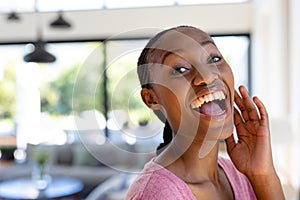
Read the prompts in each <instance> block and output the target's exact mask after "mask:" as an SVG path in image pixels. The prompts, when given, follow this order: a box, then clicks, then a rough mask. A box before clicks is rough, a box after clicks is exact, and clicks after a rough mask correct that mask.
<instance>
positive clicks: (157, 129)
mask: <svg viewBox="0 0 300 200" xmlns="http://www.w3.org/2000/svg"><path fill="white" fill-rule="evenodd" d="M146 42H147V41H146V40H123V41H110V42H108V43H107V58H108V60H107V61H108V65H107V66H108V69H107V74H108V78H109V80H108V92H109V97H110V101H109V105H110V112H109V120H108V122H107V125H108V128H109V130H110V132H111V135H110V136H111V137H112V140H114V138H120V139H123V140H126V141H127V142H128V143H136V142H137V143H139V142H140V141H139V140H142V141H144V142H145V141H148V142H155V141H157V140H155V139H153V138H158V140H159V142H160V140H161V137H160V133H161V130H162V124H161V123H160V121H159V120H158V118H157V117H156V116H154V113H153V112H152V111H151V110H150V109H149V108H148V107H146V105H145V104H144V103H143V102H142V99H141V97H140V89H141V87H140V83H139V80H138V76H137V72H136V63H137V60H138V57H139V55H140V52H141V50H142V48H144V46H145V45H146ZM141 128H142V129H141ZM119 130H121V132H120V131H119ZM120 135H121V136H122V137H120ZM149 140H150V141H149ZM159 142H157V144H158V143H159ZM148 146H149V145H148ZM152 146H153V149H151V150H150V151H154V150H155V148H156V145H152Z"/></svg>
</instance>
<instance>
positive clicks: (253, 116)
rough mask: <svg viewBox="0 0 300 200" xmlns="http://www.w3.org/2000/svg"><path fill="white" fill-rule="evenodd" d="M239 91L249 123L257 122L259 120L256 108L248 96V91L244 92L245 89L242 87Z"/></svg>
mask: <svg viewBox="0 0 300 200" xmlns="http://www.w3.org/2000/svg"><path fill="white" fill-rule="evenodd" d="M239 90H240V93H241V95H242V98H243V101H244V105H245V107H246V110H247V113H248V116H249V119H250V120H251V121H258V120H259V115H258V112H257V109H256V106H255V104H254V103H253V100H252V98H251V97H250V96H249V93H248V91H247V90H246V88H245V87H244V86H241V87H240V88H239Z"/></svg>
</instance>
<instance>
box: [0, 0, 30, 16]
mask: <svg viewBox="0 0 300 200" xmlns="http://www.w3.org/2000/svg"><path fill="white" fill-rule="evenodd" d="M12 11H14V12H34V0H1V3H0V12H5V13H9V12H12Z"/></svg>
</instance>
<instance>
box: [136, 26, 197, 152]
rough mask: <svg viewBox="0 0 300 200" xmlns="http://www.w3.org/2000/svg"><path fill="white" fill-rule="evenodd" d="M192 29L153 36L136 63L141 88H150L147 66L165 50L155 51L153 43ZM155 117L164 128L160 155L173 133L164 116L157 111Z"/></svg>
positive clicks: (165, 31) (175, 28) (159, 147)
mask: <svg viewBox="0 0 300 200" xmlns="http://www.w3.org/2000/svg"><path fill="white" fill-rule="evenodd" d="M185 27H189V28H194V27H190V26H178V27H174V28H170V29H167V30H164V31H161V32H160V33H158V34H157V35H155V36H154V37H153V38H152V39H150V41H149V42H148V43H147V45H146V46H145V48H144V49H143V51H142V53H141V54H140V57H139V59H138V63H137V73H138V77H139V81H140V84H141V87H142V88H148V89H150V88H151V77H150V72H149V65H147V64H149V63H150V60H151V58H152V59H153V58H154V57H155V56H156V55H158V54H159V53H161V52H166V50H162V49H157V48H155V43H156V42H157V41H158V40H159V39H160V38H161V37H162V36H163V35H164V34H165V33H167V32H169V31H173V30H178V29H180V28H185ZM154 113H155V115H156V116H157V117H158V118H159V119H160V120H161V121H162V122H163V123H165V127H164V130H163V140H164V142H163V143H161V144H160V145H159V146H158V147H157V150H156V154H160V153H161V152H162V151H163V150H164V149H165V148H166V147H167V145H168V144H169V143H170V142H171V141H172V139H173V131H172V128H171V126H170V124H169V122H168V120H167V119H166V117H165V116H164V114H163V113H162V112H161V111H159V110H154Z"/></svg>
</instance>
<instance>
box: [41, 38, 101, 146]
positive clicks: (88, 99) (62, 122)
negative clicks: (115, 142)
mask: <svg viewBox="0 0 300 200" xmlns="http://www.w3.org/2000/svg"><path fill="white" fill-rule="evenodd" d="M46 47H47V50H48V51H49V52H52V53H53V54H54V55H55V56H56V62H54V63H50V64H40V69H41V73H40V74H41V84H40V93H41V112H42V117H41V129H42V132H43V133H44V138H42V139H44V140H48V142H49V141H50V142H53V143H59V144H61V143H64V142H73V140H74V130H77V129H85V128H87V129H88V128H90V127H89V125H90V124H87V125H86V126H85V127H82V126H81V127H78V124H75V118H78V117H81V115H82V114H83V113H84V112H88V111H91V110H93V111H94V110H97V112H98V113H99V115H102V114H101V112H102V111H103V106H102V105H103V101H102V100H101V93H100V92H98V91H97V84H98V81H99V78H98V77H99V76H100V75H99V73H98V71H99V70H100V69H101V68H102V65H103V64H102V63H103V50H102V46H101V43H99V42H75V43H50V44H47V46H46ZM103 126H104V125H103V124H102V128H103ZM68 131H73V132H72V133H71V134H70V135H68V137H72V138H63V137H61V140H60V141H58V139H55V138H54V137H53V135H54V133H53V132H56V133H58V132H59V133H61V134H62V135H63V133H64V134H65V133H68ZM65 136H66V135H65ZM56 138H58V136H56ZM67 139H68V140H67ZM70 139H71V140H72V141H70ZM63 140H64V141H63Z"/></svg>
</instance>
